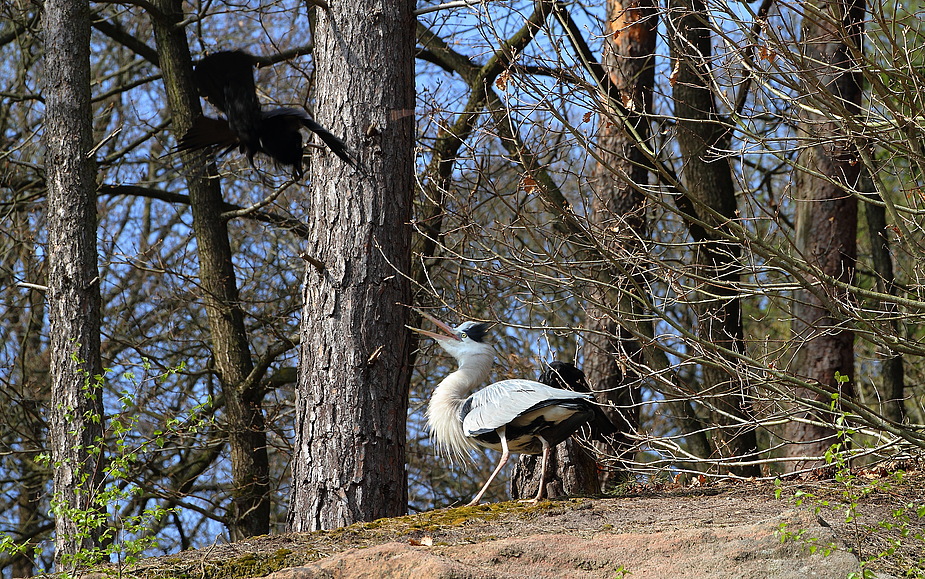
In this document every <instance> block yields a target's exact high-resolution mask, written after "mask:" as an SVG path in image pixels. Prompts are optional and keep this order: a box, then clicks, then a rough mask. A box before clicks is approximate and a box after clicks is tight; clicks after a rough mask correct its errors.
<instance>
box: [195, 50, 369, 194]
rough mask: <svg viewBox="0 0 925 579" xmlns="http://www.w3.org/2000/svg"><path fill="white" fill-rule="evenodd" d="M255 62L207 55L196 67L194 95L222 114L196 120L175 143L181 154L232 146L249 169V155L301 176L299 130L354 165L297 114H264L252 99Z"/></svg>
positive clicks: (236, 55) (233, 54)
mask: <svg viewBox="0 0 925 579" xmlns="http://www.w3.org/2000/svg"><path fill="white" fill-rule="evenodd" d="M255 64H256V59H255V58H254V57H253V56H251V55H250V54H248V53H246V52H243V51H240V50H233V51H223V52H216V53H214V54H211V55H209V56H207V57H205V58H203V59H202V60H201V61H199V64H197V65H196V68H195V71H194V78H195V81H196V86H197V87H198V89H199V94H200V95H202V96H203V97H204V98H205V99H207V100H208V101H209V102H211V103H212V104H213V105H214V106H215V108H217V109H218V110H220V111H221V112H222V113H224V114H225V118H224V119H222V118H218V119H213V118H210V117H206V116H200V117H199V118H197V119H196V120H195V121H193V126H192V127H190V129H189V130H188V131H187V132H186V134H185V135H183V137H182V138H181V139H180V142H179V145H178V148H179V150H181V151H186V150H194V149H204V148H207V147H217V148H219V149H222V150H221V152H220V154H222V155H223V154H225V153H227V152H228V151H230V150H231V149H234V148H235V147H237V148H238V150H240V151H241V152H242V153H244V154H245V155H246V156H247V160H248V161H249V162H250V164H251V165H253V164H254V155H256V154H257V153H263V154H264V155H267V156H268V157H270V158H271V159H273V161H274V162H275V163H276V164H277V165H286V166H290V167H292V173H293V175H294V176H295V177H296V178H297V179H298V178H301V177H302V134H301V133H300V132H299V130H300V129H301V128H302V127H305V128H306V129H308V130H310V131H311V132H313V133H315V134H316V135H318V137H319V138H320V139H321V140H322V141H323V142H324V143H325V144H326V145H327V146H328V148H330V149H331V151H332V152H333V153H334V154H335V155H337V156H338V157H340V158H341V159H343V161H344V162H345V163H347V164H348V165H350V166H351V167H355V166H356V162H355V161H354V159H353V157H352V156H351V155H350V153H349V151H348V150H347V145H346V144H345V143H344V142H343V141H342V140H340V139H339V138H337V137H336V136H334V135H333V134H332V133H331V132H330V131H328V130H327V129H325V128H324V127H322V126H321V125H319V124H318V123H316V122H315V120H314V119H312V118H311V117H310V116H308V113H306V112H305V111H304V110H302V109H295V108H276V109H272V110H268V111H265V110H263V109H262V108H261V106H260V101H258V100H257V88H256V86H255V85H254V65H255Z"/></svg>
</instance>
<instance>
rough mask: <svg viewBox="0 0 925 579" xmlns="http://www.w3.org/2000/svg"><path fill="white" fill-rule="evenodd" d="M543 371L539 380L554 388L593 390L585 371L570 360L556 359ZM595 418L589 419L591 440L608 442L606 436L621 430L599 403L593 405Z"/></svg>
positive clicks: (579, 390) (581, 390) (546, 365)
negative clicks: (561, 360)
mask: <svg viewBox="0 0 925 579" xmlns="http://www.w3.org/2000/svg"><path fill="white" fill-rule="evenodd" d="M544 366H545V367H544V368H543V372H542V373H540V377H539V379H538V380H537V381H538V382H542V383H543V384H546V385H547V386H552V387H553V388H561V389H563V390H573V391H575V392H591V386H590V385H588V380H587V378H585V373H584V372H582V371H581V370H579V369H578V368H577V367H576V366H575V365H574V364H571V363H569V362H560V361H558V360H555V361H553V362H549V363H548V364H545V365H544ZM593 411H594V418H592V419H591V420H590V421H588V424H590V425H591V433H590V434H591V436H590V438H591V440H599V441H601V442H607V440H606V439H605V436H612V435H614V434H617V432H619V429H618V428H617V427H616V426H614V424H613V422H611V420H610V418H608V417H607V415H606V414H605V413H604V411H603V410H601V408H600V407H599V406H597V405H595V406H594V407H593Z"/></svg>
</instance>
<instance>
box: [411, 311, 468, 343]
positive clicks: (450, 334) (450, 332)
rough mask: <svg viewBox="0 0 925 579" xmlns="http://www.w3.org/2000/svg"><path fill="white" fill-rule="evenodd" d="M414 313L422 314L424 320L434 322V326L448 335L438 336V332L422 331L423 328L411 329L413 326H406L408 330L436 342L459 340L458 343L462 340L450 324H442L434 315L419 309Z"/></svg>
mask: <svg viewBox="0 0 925 579" xmlns="http://www.w3.org/2000/svg"><path fill="white" fill-rule="evenodd" d="M414 311H416V312H417V313H419V314H421V316H422V317H424V318H426V319H428V320H430V321H432V322H433V323H434V325H436V326H437V327H438V328H439V329H441V330H443V331H444V332H446V333H445V334H438V333H436V332H430V331H428V330H422V329H421V328H413V327H411V326H405V327H406V328H408V329H409V330H411V331H412V332H417V333H418V334H423V335H425V336H428V337H431V338H433V339H435V340H457V341H460V340H462V338H460V337H459V336H457V335H456V331H455V330H454V329H453V328H451V327H450V326H449V325H448V324H446V323H444V322H441V321H440V320H438V319H437V318H435V317H433V316H432V315H430V314H428V313H427V312H422V311H421V310H418V309H415V310H414Z"/></svg>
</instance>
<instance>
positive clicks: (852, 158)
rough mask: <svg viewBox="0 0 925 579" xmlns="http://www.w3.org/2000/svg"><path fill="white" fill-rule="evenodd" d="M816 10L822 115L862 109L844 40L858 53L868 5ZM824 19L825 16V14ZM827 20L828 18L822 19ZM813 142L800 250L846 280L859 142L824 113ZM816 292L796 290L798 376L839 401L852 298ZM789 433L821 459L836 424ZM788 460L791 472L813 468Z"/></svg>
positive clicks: (809, 56) (814, 71) (812, 123)
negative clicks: (843, 305)
mask: <svg viewBox="0 0 925 579" xmlns="http://www.w3.org/2000/svg"><path fill="white" fill-rule="evenodd" d="M813 4H814V7H813V10H818V11H819V14H813V15H812V16H810V14H812V12H808V13H807V16H805V17H804V19H803V44H802V46H803V50H804V51H805V60H804V64H805V66H806V69H807V70H806V71H805V72H804V74H805V76H806V77H807V78H809V79H813V80H814V81H815V82H816V83H817V84H816V85H815V86H814V87H813V88H814V89H815V90H814V94H816V95H817V96H816V99H817V100H818V101H820V103H821V106H819V105H816V106H819V108H821V109H822V110H823V111H826V110H828V111H831V114H832V116H835V115H837V116H843V115H845V114H853V113H855V112H857V110H858V107H859V105H860V102H861V78H860V73H859V72H851V70H850V69H851V68H852V67H853V66H854V63H853V59H852V57H851V52H850V50H849V47H848V46H847V45H846V44H845V43H844V40H843V39H844V38H845V36H847V37H848V38H850V39H852V41H853V42H854V43H855V47H854V49H855V50H860V46H861V45H860V34H861V32H862V27H863V24H862V23H861V22H862V18H863V16H864V4H863V2H862V1H860V0H848V1H842V2H828V1H822V0H817V1H815V2H813ZM823 15H826V16H823ZM823 18H825V19H826V20H825V21H823ZM800 129H801V131H802V133H803V134H804V135H805V136H806V137H807V138H808V140H809V143H810V145H809V146H807V147H806V148H805V149H803V152H802V154H801V155H800V159H799V166H800V167H805V170H798V171H797V174H796V176H795V189H794V191H795V196H796V201H797V223H796V249H797V251H798V252H799V254H800V255H801V256H802V258H803V259H804V260H806V262H807V263H808V264H809V265H811V266H813V267H816V268H818V270H819V271H820V272H821V273H823V274H826V275H829V276H832V277H835V278H837V279H839V280H841V281H844V282H849V283H850V282H851V281H852V280H853V278H854V268H855V259H856V256H857V213H858V204H857V199H856V198H855V197H854V196H853V195H852V193H851V192H850V191H851V190H857V186H858V178H859V175H860V168H861V163H860V162H858V161H859V159H858V153H857V149H856V148H855V146H854V142H853V141H852V140H850V139H848V138H844V137H843V135H842V134H841V131H840V129H839V127H838V123H837V122H835V121H830V120H829V119H827V118H825V117H824V116H818V115H810V114H807V115H806V116H805V118H804V120H803V121H802V122H801V123H800ZM806 281H807V282H808V284H809V285H811V286H812V287H811V288H805V289H803V290H801V291H798V292H796V294H795V296H794V305H793V324H792V329H793V333H794V343H795V345H796V346H795V347H796V355H795V359H794V363H793V365H792V369H793V371H794V373H796V374H798V375H800V376H803V377H805V378H807V379H809V380H811V381H814V382H818V383H819V384H821V385H823V387H828V389H830V390H831V391H832V392H840V395H841V396H847V397H850V396H853V394H854V385H853V381H849V382H847V383H844V384H838V383H837V382H836V379H835V373H836V372H840V373H841V374H843V375H846V376H849V377H852V378H853V375H854V332H852V331H851V330H850V329H849V328H848V327H846V326H845V325H844V324H843V323H841V322H839V320H838V317H839V316H838V315H837V312H836V311H835V310H836V308H837V305H836V304H837V302H839V301H844V300H847V299H848V296H847V295H846V294H845V292H844V291H842V290H840V289H838V288H835V287H831V286H827V285H825V284H824V283H821V282H819V280H814V279H809V280H806ZM795 396H796V398H797V399H810V400H816V401H818V402H821V403H823V404H824V405H826V406H828V405H829V403H830V401H831V398H830V397H829V396H827V395H825V394H818V393H814V392H810V391H804V390H798V391H797V392H795ZM802 415H803V416H805V417H810V418H816V419H818V420H821V421H823V422H828V423H831V421H832V417H831V416H827V415H818V414H816V413H811V412H803V413H802ZM785 436H786V438H787V439H788V440H790V441H793V442H795V443H797V444H791V445H789V446H788V447H787V449H786V453H787V456H790V457H798V456H821V455H822V454H824V453H825V451H826V450H827V449H828V448H829V447H830V446H831V445H832V444H833V443H835V442H836V432H835V430H834V429H833V428H832V427H829V426H826V425H819V424H809V423H806V422H796V421H792V422H790V423H788V424H787V427H786V429H785ZM814 464H818V463H809V464H801V463H799V462H788V463H787V468H788V469H796V468H799V467H801V466H813V465H814Z"/></svg>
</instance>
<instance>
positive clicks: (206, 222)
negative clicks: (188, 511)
mask: <svg viewBox="0 0 925 579" xmlns="http://www.w3.org/2000/svg"><path fill="white" fill-rule="evenodd" d="M154 7H155V9H156V12H155V13H153V14H152V19H153V23H154V36H155V40H156V42H157V53H158V59H159V61H160V65H161V71H162V73H163V76H164V87H165V89H166V91H167V101H168V103H169V105H170V110H171V112H172V114H173V126H174V131H175V134H177V135H182V134H183V133H184V132H185V131H186V130H187V129H188V128H189V127H190V126H191V125H192V122H193V119H194V118H195V117H196V116H197V115H199V114H201V112H202V109H201V107H200V104H199V97H198V95H197V91H196V88H195V86H194V84H193V76H192V74H193V70H192V64H191V62H192V59H191V57H190V52H189V45H188V44H187V41H186V32H185V30H184V29H183V28H182V27H181V26H179V23H180V22H181V21H182V19H183V12H182V2H180V0H155V2H154ZM181 156H182V159H183V164H184V166H185V167H186V170H187V175H188V177H187V186H188V188H189V197H190V209H191V210H192V212H193V230H194V232H195V235H196V248H197V257H198V259H199V281H200V283H201V287H202V290H203V301H204V302H205V306H206V312H207V315H208V316H209V329H210V331H211V338H212V353H213V355H214V356H215V369H216V371H217V373H218V377H219V380H220V381H221V385H222V393H223V394H224V395H225V412H226V418H227V428H228V442H229V448H230V450H231V469H232V470H231V472H232V484H233V485H234V487H233V489H232V504H231V509H230V512H229V513H228V515H227V518H226V522H227V525H228V531H229V534H230V535H231V540H232V541H237V540H240V539H243V538H245V537H251V536H254V535H265V534H267V533H268V532H269V531H270V498H269V488H270V485H269V463H268V458H267V436H266V430H265V424H264V417H263V410H262V408H261V405H262V403H263V396H264V391H263V389H262V387H261V385H260V384H259V380H254V379H253V377H252V376H251V373H252V372H253V370H254V363H253V359H252V357H251V352H250V347H249V344H248V336H247V330H246V327H245V325H244V311H243V309H242V308H241V302H240V300H239V299H238V286H237V281H236V278H235V272H234V264H233V262H232V251H231V244H230V242H229V233H228V223H227V221H226V220H225V219H224V218H223V217H222V209H223V204H222V191H221V185H220V182H219V179H218V177H217V174H216V171H215V166H214V164H212V163H210V164H209V165H208V167H206V166H205V163H204V160H203V159H204V157H203V155H202V154H200V153H191V152H184V153H183V154H182V155H181Z"/></svg>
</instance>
